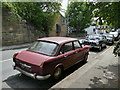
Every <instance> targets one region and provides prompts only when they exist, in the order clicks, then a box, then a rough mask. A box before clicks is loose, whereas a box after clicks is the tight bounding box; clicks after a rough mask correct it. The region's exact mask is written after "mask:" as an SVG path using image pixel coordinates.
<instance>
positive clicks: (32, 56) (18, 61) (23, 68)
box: [13, 34, 115, 80]
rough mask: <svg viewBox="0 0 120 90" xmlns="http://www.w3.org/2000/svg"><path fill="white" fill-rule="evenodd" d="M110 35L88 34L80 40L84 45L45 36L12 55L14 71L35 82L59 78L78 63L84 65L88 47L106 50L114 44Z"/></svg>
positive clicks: (74, 39)
mask: <svg viewBox="0 0 120 90" xmlns="http://www.w3.org/2000/svg"><path fill="white" fill-rule="evenodd" d="M114 40H115V38H114V35H113V34H105V35H103V34H102V35H101V34H93V35H88V36H87V37H86V39H84V40H83V44H84V45H88V46H89V47H88V46H84V45H83V44H82V43H81V42H80V41H79V40H78V39H76V38H68V37H46V38H40V39H37V41H35V42H34V43H33V44H31V46H30V47H29V48H28V49H27V50H24V51H22V52H18V53H15V54H14V55H13V62H14V65H13V69H14V70H17V71H19V72H21V73H22V74H24V75H26V76H29V77H31V78H34V79H38V80H45V79H48V78H50V77H52V78H53V79H54V80H58V79H60V78H61V76H62V74H63V72H64V71H65V70H66V69H68V68H69V67H71V66H73V65H74V64H76V63H78V62H81V61H83V62H87V59H88V55H89V48H98V49H99V50H101V49H102V47H106V43H114Z"/></svg>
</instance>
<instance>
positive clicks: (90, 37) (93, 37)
mask: <svg viewBox="0 0 120 90" xmlns="http://www.w3.org/2000/svg"><path fill="white" fill-rule="evenodd" d="M88 38H89V39H98V40H100V39H101V37H99V36H97V35H89V36H88Z"/></svg>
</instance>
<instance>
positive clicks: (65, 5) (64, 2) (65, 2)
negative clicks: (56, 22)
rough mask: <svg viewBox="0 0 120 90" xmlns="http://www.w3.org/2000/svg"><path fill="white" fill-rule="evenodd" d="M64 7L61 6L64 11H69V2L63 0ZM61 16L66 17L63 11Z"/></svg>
mask: <svg viewBox="0 0 120 90" xmlns="http://www.w3.org/2000/svg"><path fill="white" fill-rule="evenodd" d="M61 4H62V6H61V8H62V9H63V10H67V5H68V0H62V3H61ZM61 14H62V15H63V16H65V13H64V12H63V11H61Z"/></svg>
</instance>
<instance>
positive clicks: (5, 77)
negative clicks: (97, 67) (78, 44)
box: [0, 46, 112, 89]
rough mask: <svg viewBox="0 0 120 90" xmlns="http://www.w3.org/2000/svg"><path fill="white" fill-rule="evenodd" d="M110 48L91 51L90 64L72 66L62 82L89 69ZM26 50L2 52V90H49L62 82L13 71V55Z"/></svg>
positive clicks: (81, 63)
mask: <svg viewBox="0 0 120 90" xmlns="http://www.w3.org/2000/svg"><path fill="white" fill-rule="evenodd" d="M110 47H112V46H107V48H105V49H103V50H102V51H101V52H98V51H97V50H91V51H90V55H89V64H88V63H83V62H80V63H78V64H76V65H74V66H72V67H71V68H69V69H68V70H66V71H65V73H64V75H63V77H62V79H61V80H64V78H66V77H68V76H69V75H71V74H72V73H74V72H75V71H76V70H78V69H79V68H83V69H84V66H86V65H87V66H88V68H89V66H90V65H91V64H92V63H93V62H94V60H96V58H97V56H99V55H101V54H103V53H104V52H106V51H107V50H109V49H112V48H110ZM25 49H26V48H23V49H16V50H6V51H2V61H0V63H1V64H2V88H12V89H15V88H46V89H49V88H51V87H53V86H54V85H55V84H57V83H59V82H60V81H61V80H59V81H57V82H55V81H53V80H52V79H51V78H50V79H48V80H44V81H39V80H34V79H32V78H30V77H27V76H20V73H19V72H18V71H16V70H13V69H12V65H13V64H14V63H13V62H12V56H13V54H14V53H15V52H19V51H22V50H25ZM103 56H104V55H103ZM98 58H99V57H98ZM100 58H101V57H100ZM107 58H109V57H107ZM88 70H89V69H88ZM82 72H83V71H81V73H82ZM88 77H89V76H88Z"/></svg>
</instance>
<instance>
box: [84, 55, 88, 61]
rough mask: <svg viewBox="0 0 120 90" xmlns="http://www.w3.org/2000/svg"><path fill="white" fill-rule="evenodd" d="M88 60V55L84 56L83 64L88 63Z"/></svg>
mask: <svg viewBox="0 0 120 90" xmlns="http://www.w3.org/2000/svg"><path fill="white" fill-rule="evenodd" d="M87 59H88V54H86V55H85V56H84V60H83V62H84V63H87Z"/></svg>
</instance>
